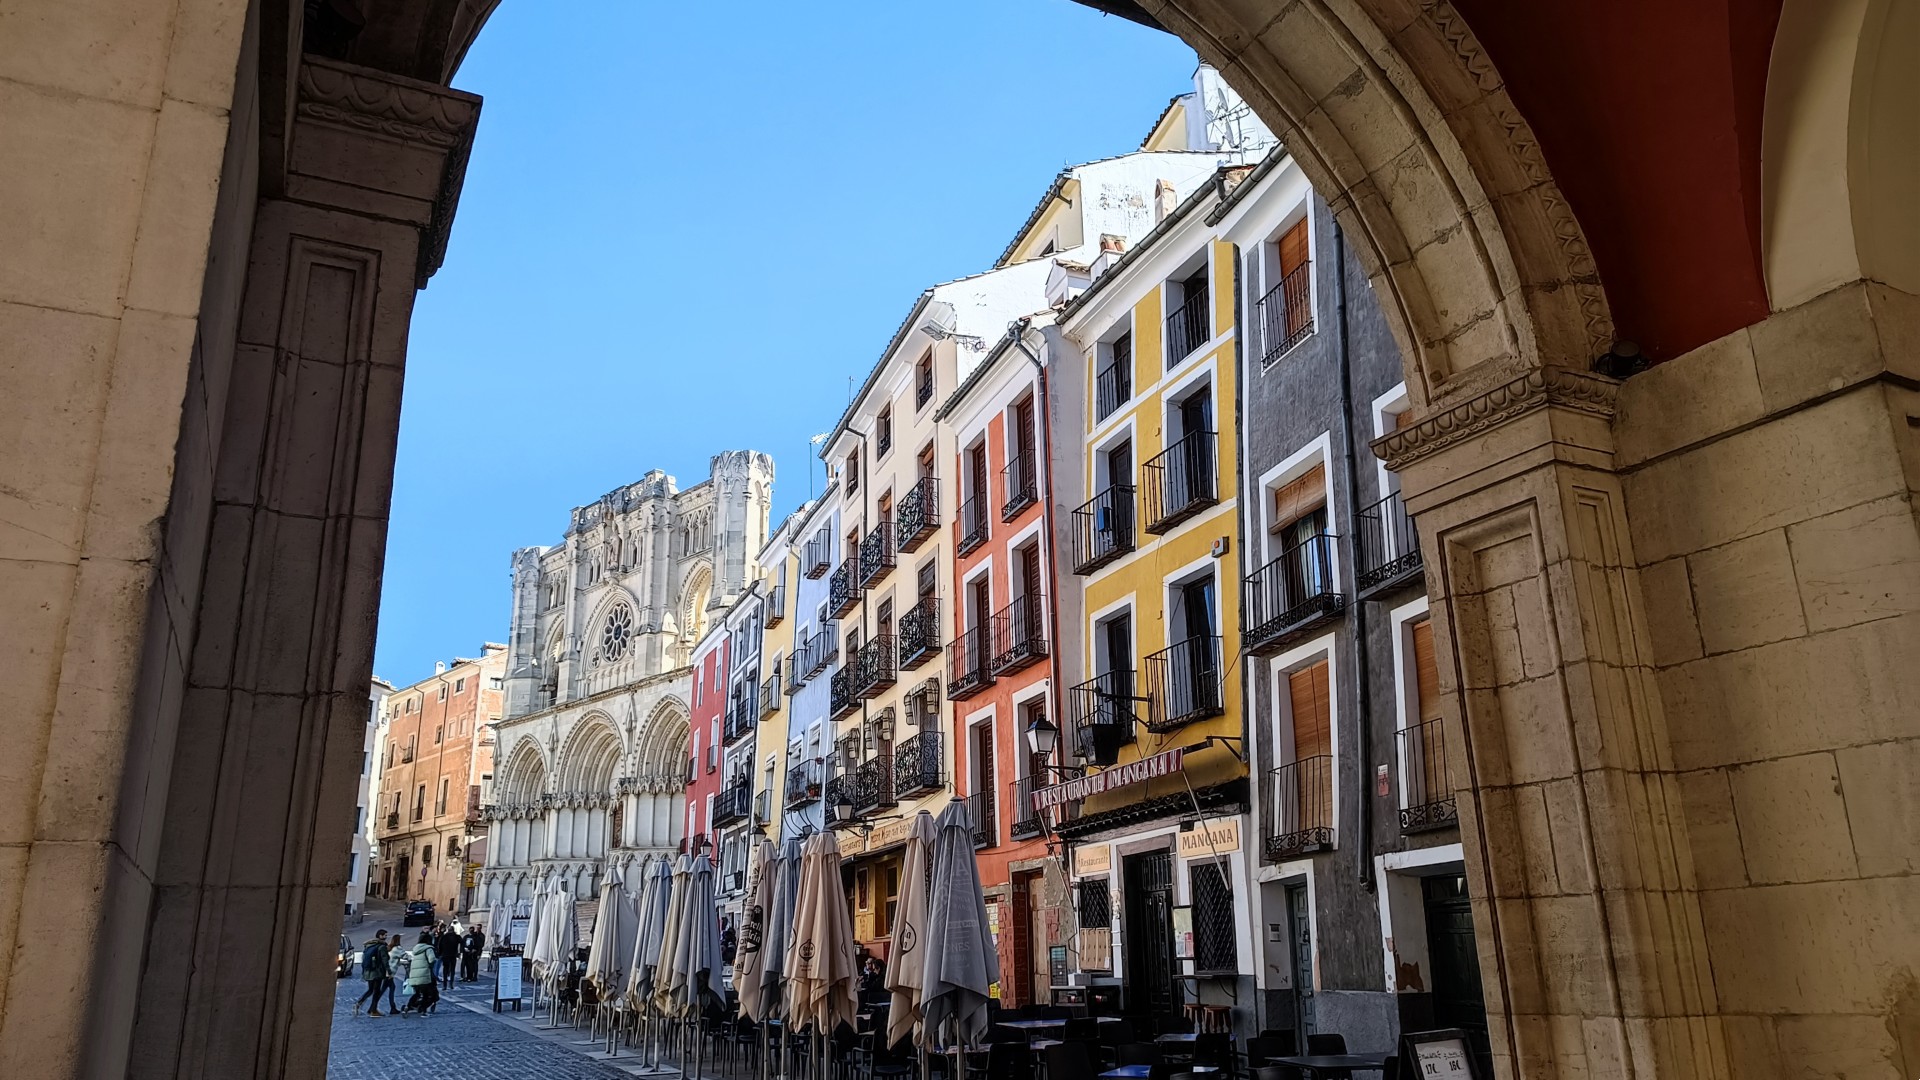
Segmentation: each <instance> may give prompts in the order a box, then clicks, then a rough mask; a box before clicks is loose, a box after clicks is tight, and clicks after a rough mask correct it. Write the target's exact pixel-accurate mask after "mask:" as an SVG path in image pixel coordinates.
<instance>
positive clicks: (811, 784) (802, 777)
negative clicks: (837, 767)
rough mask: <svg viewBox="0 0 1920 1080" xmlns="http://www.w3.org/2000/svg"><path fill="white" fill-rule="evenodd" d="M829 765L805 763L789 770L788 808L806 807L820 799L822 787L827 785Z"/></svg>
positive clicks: (816, 762)
mask: <svg viewBox="0 0 1920 1080" xmlns="http://www.w3.org/2000/svg"><path fill="white" fill-rule="evenodd" d="M826 775H827V764H826V762H824V761H803V762H801V763H800V764H798V765H795V766H793V767H792V768H790V769H788V770H787V784H786V796H787V808H788V809H792V808H794V807H796V806H805V805H806V804H807V803H810V802H816V801H818V800H819V798H820V791H821V788H822V786H823V785H824V784H825V783H826V779H825V778H826Z"/></svg>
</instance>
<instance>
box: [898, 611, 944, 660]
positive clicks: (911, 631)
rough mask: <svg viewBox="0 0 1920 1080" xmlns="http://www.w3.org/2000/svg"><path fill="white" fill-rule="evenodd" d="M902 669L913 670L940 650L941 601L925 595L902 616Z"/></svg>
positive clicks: (900, 635) (900, 636)
mask: <svg viewBox="0 0 1920 1080" xmlns="http://www.w3.org/2000/svg"><path fill="white" fill-rule="evenodd" d="M899 638H900V670H901V671H912V670H913V669H915V668H917V667H919V666H920V665H922V664H924V663H926V662H927V661H928V660H931V659H933V657H934V656H936V655H938V654H939V652H940V601H939V600H938V599H937V598H935V597H931V596H923V597H921V598H920V602H919V603H917V604H915V605H913V607H911V608H908V609H907V613H906V614H905V615H902V616H900V634H899Z"/></svg>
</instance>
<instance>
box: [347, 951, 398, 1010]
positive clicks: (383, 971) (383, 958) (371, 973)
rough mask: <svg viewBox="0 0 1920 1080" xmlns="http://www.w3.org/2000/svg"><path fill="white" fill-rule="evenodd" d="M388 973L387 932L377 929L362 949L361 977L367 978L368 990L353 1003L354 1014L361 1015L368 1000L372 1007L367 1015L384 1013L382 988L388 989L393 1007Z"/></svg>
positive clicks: (389, 1001)
mask: <svg viewBox="0 0 1920 1080" xmlns="http://www.w3.org/2000/svg"><path fill="white" fill-rule="evenodd" d="M387 975H388V968H387V932H386V931H385V930H377V931H375V932H374V935H373V938H372V939H371V940H369V941H368V942H367V944H366V946H365V947H364V948H362V949H361V950H360V977H361V978H363V979H365V980H367V992H366V993H364V994H361V995H360V1000H359V1001H356V1002H354V1003H353V1015H355V1016H359V1015H360V1006H361V1005H363V1004H366V1003H367V1002H368V1001H371V1002H372V1007H370V1008H369V1009H367V1015H368V1016H380V1015H382V1014H381V1012H380V991H381V990H382V989H385V990H386V991H387V994H388V999H387V1005H388V1007H389V1008H391V1007H392V1005H393V999H392V994H393V988H392V987H391V986H388V985H387V982H388V979H387Z"/></svg>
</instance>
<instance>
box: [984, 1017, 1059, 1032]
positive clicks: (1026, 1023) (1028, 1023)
mask: <svg viewBox="0 0 1920 1080" xmlns="http://www.w3.org/2000/svg"><path fill="white" fill-rule="evenodd" d="M998 1026H1000V1027H1003V1028H1012V1029H1013V1030H1015V1031H1039V1030H1041V1029H1044V1028H1063V1027H1066V1026H1067V1022H1066V1021H1065V1020H1002V1021H1000V1023H999V1025H998Z"/></svg>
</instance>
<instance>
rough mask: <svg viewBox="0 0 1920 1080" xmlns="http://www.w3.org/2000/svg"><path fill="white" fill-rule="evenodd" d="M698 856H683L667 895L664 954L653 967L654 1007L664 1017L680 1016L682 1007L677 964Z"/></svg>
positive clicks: (675, 866)
mask: <svg viewBox="0 0 1920 1080" xmlns="http://www.w3.org/2000/svg"><path fill="white" fill-rule="evenodd" d="M694 858H695V856H692V855H682V856H680V861H679V862H678V863H676V864H675V865H674V867H673V884H672V886H671V888H670V890H669V892H668V898H667V922H666V926H665V927H664V928H663V929H662V932H661V936H660V955H659V957H658V958H657V959H656V960H655V961H654V969H653V984H652V987H651V989H652V991H653V1007H654V1009H655V1010H656V1011H658V1012H659V1013H660V1014H661V1015H662V1016H678V1015H680V1010H679V1007H678V1006H677V1004H676V1003H675V1001H674V998H673V964H674V959H675V956H676V954H677V953H678V951H679V948H680V934H681V932H682V930H683V927H682V925H681V924H682V923H684V922H685V921H686V918H685V916H684V914H683V912H684V910H685V908H686V906H687V877H688V875H689V874H691V873H692V872H693V860H694Z"/></svg>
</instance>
